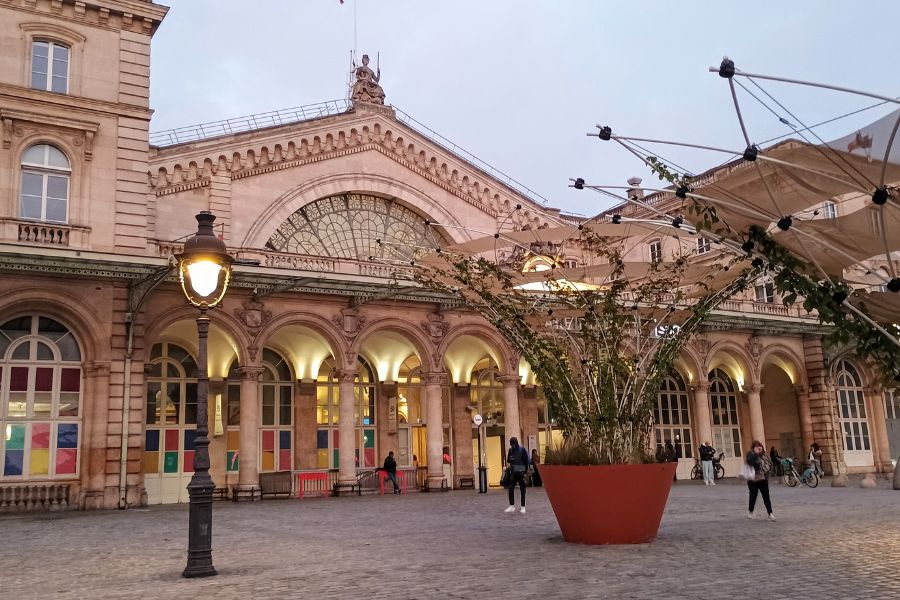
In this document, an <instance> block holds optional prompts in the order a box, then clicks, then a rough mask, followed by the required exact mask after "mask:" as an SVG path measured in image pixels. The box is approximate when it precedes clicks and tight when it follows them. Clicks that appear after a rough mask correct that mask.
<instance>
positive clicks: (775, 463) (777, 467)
mask: <svg viewBox="0 0 900 600" xmlns="http://www.w3.org/2000/svg"><path fill="white" fill-rule="evenodd" d="M769 458H771V459H772V469H773V471H774V472H775V476H776V477H781V475H783V474H784V472H783V471H782V470H781V455H780V454H778V450H777V449H776V448H775V446H772V447H771V448H770V449H769Z"/></svg>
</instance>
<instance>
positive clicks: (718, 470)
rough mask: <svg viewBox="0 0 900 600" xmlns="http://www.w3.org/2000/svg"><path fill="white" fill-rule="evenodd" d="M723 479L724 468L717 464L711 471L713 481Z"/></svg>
mask: <svg viewBox="0 0 900 600" xmlns="http://www.w3.org/2000/svg"><path fill="white" fill-rule="evenodd" d="M723 477H725V467H723V466H722V465H719V464H717V465H716V468H715V470H714V471H713V479H722V478H723Z"/></svg>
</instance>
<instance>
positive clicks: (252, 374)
mask: <svg viewBox="0 0 900 600" xmlns="http://www.w3.org/2000/svg"><path fill="white" fill-rule="evenodd" d="M264 371H265V369H263V368H262V367H238V372H239V373H240V374H241V379H243V380H244V381H259V376H260V375H262V374H263V372H264Z"/></svg>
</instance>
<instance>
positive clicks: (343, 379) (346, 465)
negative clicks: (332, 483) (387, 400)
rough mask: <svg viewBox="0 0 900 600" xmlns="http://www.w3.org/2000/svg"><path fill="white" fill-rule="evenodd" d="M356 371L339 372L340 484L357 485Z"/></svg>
mask: <svg viewBox="0 0 900 600" xmlns="http://www.w3.org/2000/svg"><path fill="white" fill-rule="evenodd" d="M355 380H356V371H355V370H353V371H339V372H338V386H339V387H338V390H339V395H338V405H339V411H340V414H339V417H338V444H339V445H340V448H339V449H338V456H339V464H338V481H339V482H340V483H356V423H355V422H354V420H353V409H354V407H355V406H356V398H355V396H354V395H353V382H354V381H355Z"/></svg>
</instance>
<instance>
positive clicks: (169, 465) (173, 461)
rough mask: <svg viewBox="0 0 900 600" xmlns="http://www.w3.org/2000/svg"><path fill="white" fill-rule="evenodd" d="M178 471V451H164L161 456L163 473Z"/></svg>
mask: <svg viewBox="0 0 900 600" xmlns="http://www.w3.org/2000/svg"><path fill="white" fill-rule="evenodd" d="M177 472H178V453H177V452H166V453H165V456H164V457H163V473H177Z"/></svg>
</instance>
